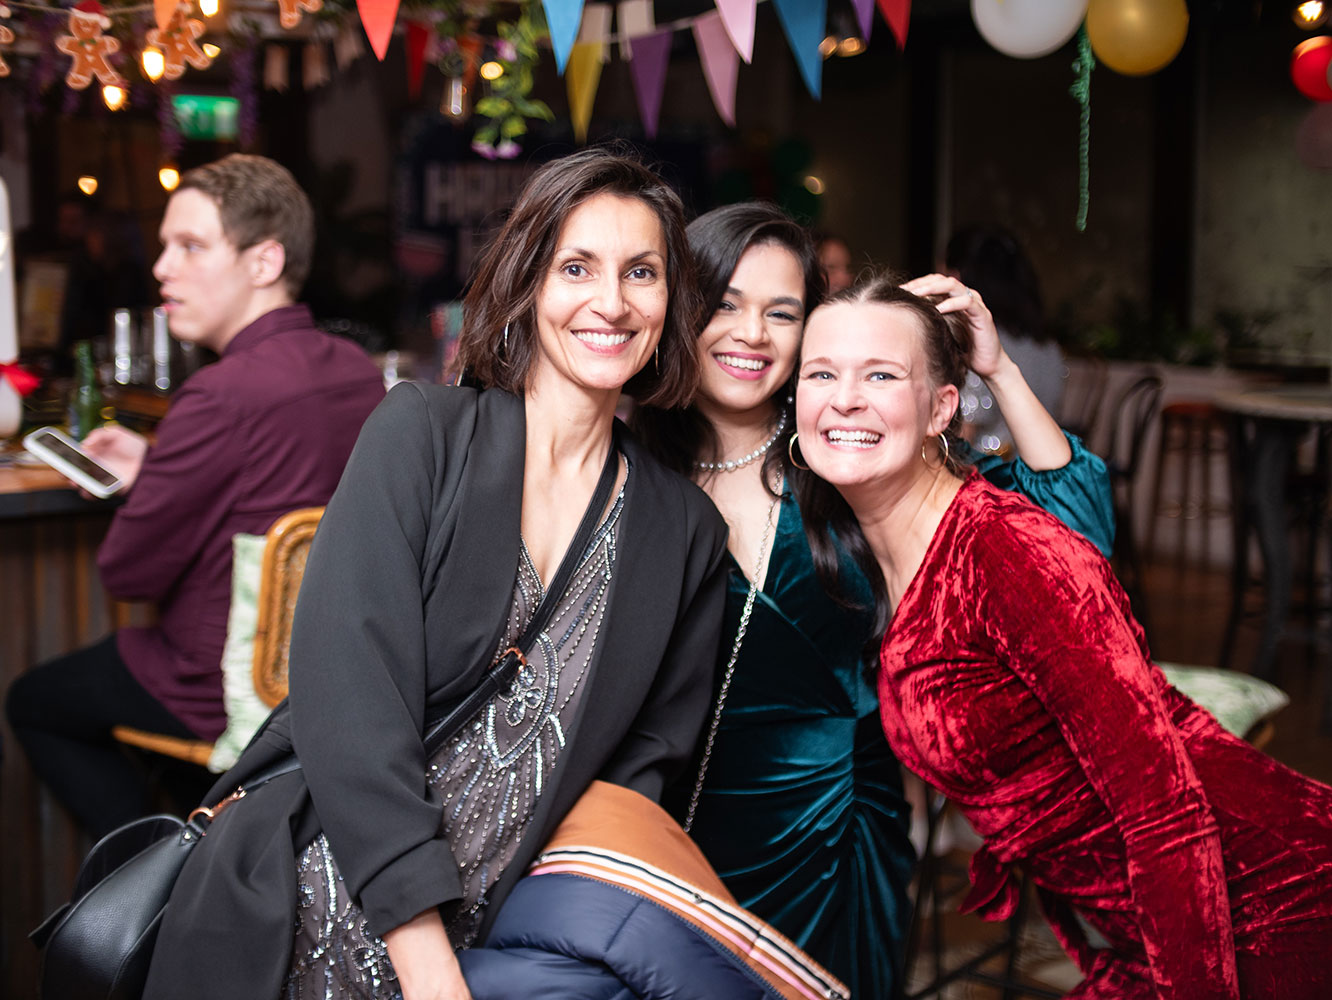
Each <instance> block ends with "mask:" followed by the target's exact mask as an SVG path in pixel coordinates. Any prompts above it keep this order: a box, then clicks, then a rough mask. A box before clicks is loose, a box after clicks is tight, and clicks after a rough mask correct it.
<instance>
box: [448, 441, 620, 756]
mask: <svg viewBox="0 0 1332 1000" xmlns="http://www.w3.org/2000/svg"><path fill="white" fill-rule="evenodd" d="M619 469H620V448H619V440H618V436H617V435H615V434H612V437H611V447H610V453H609V454H608V455H607V456H606V464H605V466H603V467H602V470H601V478H600V479H599V480H598V481H597V488H596V491H595V492H594V493H593V494H592V501H591V502H590V503H589V504H588V505H587V510H586V511H584V512H583V520H582V522H581V523H579V525H578V530H577V531H575V532H574V537H573V541H571V542H570V543H569V547H568V548H567V549H565V551H564V558H563V559H561V560H560V566H559V569H557V570H556V571H555V576H554V577H553V578H552V579H551V581H550V586H549V587H547V588H546V593H545V595H544V596H543V597H542V598H541V603H540V604H538V605H537V609H536V611H535V612H533V614H532V618H531V620H530V621H529V622H528V623H527V628H526V629H524V630H523V634H522V636H521V637H520V638H519V639H518V641H517V642H516V643H515V644H514V645H512V646H510V647H509V648H508V649H506V650H505V651H504V652H503V653H502V654H501V655H500V658H499V659H498V660H497V661H495V664H494V666H492V667H491V668H490V669H489V670H488V671H486V675H485V676H484V677H482V678H481V683H479V684H478V685H477V686H476V688H475V689H474V690H473V691H472V693H471V694H469V695H468V696H467V697H466V698H464V699H463V700H462V701H461V702H459V703H458V705H457V706H456V707H455V708H454V709H453V710H452V711H450V712H449V713H448V715H446V716H444V718H442V719H440V720H438V721H437V722H435V723H434V725H432V726H431V727H430V728H429V729H428V730H427V731H426V735H425V739H424V743H425V749H426V756H427V757H429V756H431V755H432V754H434V753H435V751H437V750H439V749H440V747H442V746H443V745H444V744H445V743H447V742H448V740H449V737H451V736H452V735H453V734H454V733H456V732H457V731H458V730H459V729H461V728H462V726H463V724H464V723H465V722H467V720H468V719H470V718H472V716H474V715H476V713H477V712H479V711H480V710H481V707H482V706H483V705H486V704H487V703H489V702H490V700H491V699H492V698H494V697H495V695H497V694H499V692H500V691H502V690H504V688H506V687H508V686H509V684H510V683H512V681H513V678H514V675H515V674H517V673H518V668H519V667H520V666H523V665H524V664H526V663H527V651H528V650H529V649H531V648H532V643H533V642H535V641H536V637H537V636H538V635H540V634H541V631H542V630H543V629H544V628H545V627H546V625H547V623H549V621H550V618H551V616H552V615H553V614H554V613H555V608H556V606H557V605H558V604H559V602H560V598H561V597H562V596H563V594H564V591H565V590H566V589H567V588H568V586H569V581H570V580H571V579H572V578H573V575H574V571H575V570H576V569H577V568H578V563H579V562H580V561H582V558H583V553H584V552H586V551H587V547H588V545H589V544H590V543H591V541H592V535H593V533H594V532H595V531H596V528H597V525H598V524H600V523H601V513H602V511H604V510H605V509H606V504H607V503H608V502H609V501H610V495H611V490H612V489H614V488H615V478H616V475H617V474H618V473H619Z"/></svg>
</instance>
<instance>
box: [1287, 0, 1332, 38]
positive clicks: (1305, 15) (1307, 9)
mask: <svg viewBox="0 0 1332 1000" xmlns="http://www.w3.org/2000/svg"><path fill="white" fill-rule="evenodd" d="M1291 17H1292V18H1293V19H1294V21H1295V23H1296V24H1297V25H1298V26H1299V27H1301V28H1303V29H1304V30H1305V31H1313V30H1314V29H1315V28H1319V27H1322V25H1323V22H1325V21H1326V20H1327V5H1326V4H1324V3H1323V0H1307V2H1305V3H1302V4H1300V5H1299V6H1298V7H1296V8H1295V11H1294V13H1292V14H1291Z"/></svg>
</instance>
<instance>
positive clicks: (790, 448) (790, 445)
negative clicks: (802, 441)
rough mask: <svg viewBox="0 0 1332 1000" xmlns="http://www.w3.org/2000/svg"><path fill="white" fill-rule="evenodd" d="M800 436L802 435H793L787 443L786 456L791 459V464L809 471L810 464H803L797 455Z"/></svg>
mask: <svg viewBox="0 0 1332 1000" xmlns="http://www.w3.org/2000/svg"><path fill="white" fill-rule="evenodd" d="M799 437H800V435H799V434H792V435H791V440H790V441H788V442H787V444H786V457H787V458H789V459H790V460H791V464H792V465H794V466H795V467H796V468H797V469H801V470H803V471H805V472H808V471H809V466H808V465H801V464H800V460H799V459H797V458H796V457H795V449H796V442H797V440H798V439H799Z"/></svg>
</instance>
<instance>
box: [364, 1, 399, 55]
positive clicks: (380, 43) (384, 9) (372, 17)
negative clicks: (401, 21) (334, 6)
mask: <svg viewBox="0 0 1332 1000" xmlns="http://www.w3.org/2000/svg"><path fill="white" fill-rule="evenodd" d="M356 9H357V10H358V11H360V14H361V24H362V25H363V26H364V27H365V37H366V38H368V39H370V47H371V48H372V49H374V50H375V57H376V58H377V59H378V60H379V61H380V62H383V61H384V56H385V55H386V54H387V53H388V46H389V39H390V38H392V37H393V22H394V21H396V20H397V19H398V0H356Z"/></svg>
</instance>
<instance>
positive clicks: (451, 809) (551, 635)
mask: <svg viewBox="0 0 1332 1000" xmlns="http://www.w3.org/2000/svg"><path fill="white" fill-rule="evenodd" d="M627 486H628V477H626V480H625V486H624V487H622V488H621V490H620V492H619V494H618V496H616V498H615V500H614V502H613V504H612V505H611V509H610V511H609V512H608V513H607V515H606V517H605V518H604V520H603V521H602V523H601V524H600V525H599V526H598V528H597V531H596V533H595V534H594V535H593V538H592V541H591V542H590V543H589V545H588V549H587V551H586V552H585V553H584V555H583V558H582V560H581V561H580V562H579V565H578V567H577V570H576V571H575V573H574V576H573V578H572V579H571V580H570V582H569V586H568V588H567V589H566V590H565V592H564V594H563V595H562V597H561V598H560V601H559V603H558V605H557V606H556V609H555V612H554V614H553V615H552V616H551V620H550V622H549V624H548V625H547V627H546V629H545V630H544V631H542V632H541V633H540V634H539V635H538V637H537V639H536V641H535V642H534V643H533V645H532V649H531V650H530V651H529V652H528V656H527V660H528V663H527V665H526V666H524V667H522V668H520V670H519V672H518V675H517V678H516V679H515V681H514V683H513V685H512V686H511V688H510V689H509V690H508V691H507V692H505V693H504V694H502V695H500V696H499V697H497V698H496V699H495V700H494V701H492V702H491V703H490V704H489V705H488V706H487V707H486V708H485V709H483V710H482V712H481V713H480V715H479V716H478V717H477V718H476V719H475V720H474V721H473V722H471V723H469V724H468V725H466V726H464V727H463V729H462V730H461V731H460V732H459V733H457V734H456V735H455V736H454V737H453V738H452V739H450V740H449V741H448V742H447V743H446V744H445V746H443V747H442V748H441V749H440V750H439V751H437V752H436V753H435V754H434V755H433V756H432V757H431V758H430V762H429V767H428V773H427V781H428V783H429V784H430V786H431V787H432V788H433V789H434V791H435V793H436V794H437V795H438V796H439V798H440V801H442V802H443V803H444V816H443V827H444V832H445V834H446V835H447V837H448V839H449V846H450V848H451V849H452V852H453V855H454V857H455V858H456V859H457V860H458V866H459V871H460V874H461V876H462V882H463V899H462V902H461V904H459V905H458V907H457V908H456V910H455V911H454V912H453V914H452V915H451V916H450V917H448V919H447V920H446V927H447V930H448V934H449V940H450V941H452V942H453V944H454V946H455V947H456V948H465V947H467V946H469V945H471V944H472V943H473V941H474V939H475V937H476V932H477V929H478V927H479V925H480V922H481V917H482V912H483V910H484V907H485V906H486V902H487V893H488V891H489V890H490V889H491V888H492V887H493V886H494V884H495V883H496V882H497V881H498V880H499V879H500V878H501V877H503V876H504V875H505V873H506V869H507V867H508V865H509V862H510V861H511V860H512V859H513V856H514V852H515V851H516V850H517V847H518V844H519V842H520V841H521V840H522V837H523V834H524V831H525V830H526V828H527V825H528V822H529V821H530V819H531V817H532V815H533V813H534V812H535V809H536V804H537V801H538V799H539V798H540V796H541V794H542V792H543V790H544V789H545V787H546V786H547V785H548V784H549V782H550V779H551V777H552V775H553V774H554V772H555V769H556V767H557V766H558V764H559V760H560V755H561V752H562V751H563V749H564V746H565V743H566V733H567V732H569V730H570V729H571V727H572V723H573V720H574V719H575V718H576V717H577V713H578V706H579V702H580V700H581V698H582V696H583V694H584V692H585V691H586V690H587V685H586V684H584V683H583V681H584V678H585V677H586V676H587V674H588V671H589V669H590V668H591V667H592V665H593V660H594V655H595V652H596V645H597V638H598V636H599V634H600V632H601V628H602V624H603V621H604V617H605V613H606V609H607V607H608V605H609V603H610V595H611V587H612V582H613V577H614V567H615V553H616V535H617V529H618V526H619V521H620V514H621V512H622V510H623V507H624V496H625V488H627ZM543 597H544V591H543V588H542V584H541V578H540V576H539V574H538V573H537V571H536V569H535V567H534V566H533V565H532V560H531V557H530V556H529V554H528V551H527V546H526V544H523V545H522V546H521V550H520V553H519V562H518V570H517V574H516V577H515V581H514V589H513V598H512V603H511V605H510V610H509V617H508V622H507V624H506V626H505V629H504V632H503V634H502V636H501V641H500V643H499V645H498V646H497V647H496V650H495V655H496V658H498V656H499V654H500V653H501V652H502V651H503V650H504V649H507V648H508V647H509V646H511V645H513V644H514V643H515V642H516V641H517V640H518V638H519V637H520V636H521V635H522V633H523V630H524V629H525V628H526V627H527V623H528V622H529V621H530V620H531V618H532V615H533V614H534V613H535V611H536V609H537V606H538V605H539V604H540V603H541V600H542V598H543ZM509 877H510V878H512V877H513V876H512V875H510V876H509ZM297 894H298V896H297V899H298V906H297V912H296V933H295V939H294V941H293V948H292V958H291V967H290V970H289V972H288V976H287V983H286V989H285V996H286V997H287V998H288V1000H313V998H316V997H318V998H323V1000H342V998H356V1000H393V998H396V997H398V996H399V995H400V993H399V991H398V987H397V977H396V975H395V974H394V972H393V966H392V964H391V962H390V961H389V958H388V951H387V949H386V948H385V945H384V942H383V941H382V940H381V939H380V938H378V937H376V936H374V935H373V934H371V933H370V931H369V930H368V929H367V926H366V921H365V918H364V916H363V915H362V913H361V909H360V907H359V906H358V905H357V904H356V902H355V901H354V900H353V899H352V898H351V897H350V895H349V894H348V892H347V891H346V888H345V886H344V885H343V882H342V876H341V875H340V873H339V872H338V867H337V862H336V860H335V859H334V858H333V854H332V851H331V850H330V849H329V844H328V840H327V838H326V837H325V836H324V835H322V834H321V835H320V836H318V837H317V838H316V839H315V840H314V841H313V842H312V843H311V844H310V845H309V846H308V847H307V848H306V849H305V850H304V851H303V852H302V853H301V854H300V855H299V857H298V860H297Z"/></svg>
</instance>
